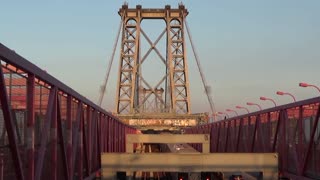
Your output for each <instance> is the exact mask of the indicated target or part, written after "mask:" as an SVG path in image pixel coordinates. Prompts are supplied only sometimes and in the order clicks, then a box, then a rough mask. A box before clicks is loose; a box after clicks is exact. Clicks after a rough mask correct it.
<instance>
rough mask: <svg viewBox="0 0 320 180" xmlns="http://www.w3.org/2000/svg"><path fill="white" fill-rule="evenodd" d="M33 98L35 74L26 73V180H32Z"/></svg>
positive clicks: (33, 154) (33, 153) (33, 155)
mask: <svg viewBox="0 0 320 180" xmlns="http://www.w3.org/2000/svg"><path fill="white" fill-rule="evenodd" d="M34 99H35V76H34V75H33V74H28V78H27V142H26V145H27V164H28V165H27V169H28V170H27V175H26V177H27V180H34V164H35V163H34V159H35V158H34V157H35V152H34V140H35V138H34V124H35V118H34V117H35V114H34Z"/></svg>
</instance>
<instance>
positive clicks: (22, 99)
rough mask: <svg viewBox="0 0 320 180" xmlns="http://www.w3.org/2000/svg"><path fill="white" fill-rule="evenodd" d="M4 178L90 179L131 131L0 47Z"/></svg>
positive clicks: (0, 132) (0, 131)
mask: <svg viewBox="0 0 320 180" xmlns="http://www.w3.org/2000/svg"><path fill="white" fill-rule="evenodd" d="M0 60H1V67H2V68H0V92H1V93H0V100H1V101H0V105H1V106H0V151H1V152H0V153H2V154H4V156H3V157H4V158H3V165H2V168H3V178H4V179H15V178H17V179H28V180H33V179H36V180H40V179H45V178H47V177H50V178H52V179H61V178H62V177H64V179H74V178H76V179H83V178H87V179H90V178H93V177H95V173H96V172H97V171H99V170H100V168H101V161H100V154H101V153H103V152H125V135H126V134H133V133H136V130H135V129H134V128H133V127H130V126H128V125H125V124H123V123H121V122H120V121H119V120H118V119H117V118H116V117H114V116H113V115H112V114H110V113H109V112H107V111H105V110H104V109H102V108H101V107H99V106H98V105H96V104H94V103H93V102H91V101H90V100H88V99H87V98H85V97H83V96H82V95H80V94H79V93H77V92H76V91H75V90H73V89H71V88H70V87H68V86H66V85H65V84H63V83H62V82H60V81H59V80H57V79H56V78H54V77H53V76H51V75H50V74H48V73H47V72H45V71H44V70H42V69H40V68H39V67H37V66H35V65H34V64H32V63H31V62H29V61H27V60H26V59H24V58H23V57H21V56H19V55H18V54H16V53H15V52H14V51H12V50H10V49H9V48H7V47H5V46H4V45H3V44H1V43H0Z"/></svg>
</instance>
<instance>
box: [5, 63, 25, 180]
mask: <svg viewBox="0 0 320 180" xmlns="http://www.w3.org/2000/svg"><path fill="white" fill-rule="evenodd" d="M0 92H1V93H0V101H1V106H2V113H3V117H4V123H5V127H6V130H7V135H8V139H9V147H10V151H11V153H12V160H13V163H14V167H15V168H14V170H15V173H16V176H17V179H22V180H23V179H24V174H23V169H22V162H21V157H20V153H19V149H18V143H17V141H16V139H15V132H14V131H15V130H14V125H13V121H12V113H11V107H10V102H9V100H8V96H7V88H6V84H5V80H4V76H3V71H2V65H1V66H0Z"/></svg>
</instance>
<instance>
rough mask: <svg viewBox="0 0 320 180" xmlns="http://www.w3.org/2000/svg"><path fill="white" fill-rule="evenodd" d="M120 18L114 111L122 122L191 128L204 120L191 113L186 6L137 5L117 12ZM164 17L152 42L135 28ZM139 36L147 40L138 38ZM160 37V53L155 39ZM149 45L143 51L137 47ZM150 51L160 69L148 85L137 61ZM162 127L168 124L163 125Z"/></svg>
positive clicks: (147, 126)
mask: <svg viewBox="0 0 320 180" xmlns="http://www.w3.org/2000/svg"><path fill="white" fill-rule="evenodd" d="M118 13H119V15H120V17H121V22H122V38H121V50H120V64H119V70H118V84H117V90H116V102H115V105H116V109H115V114H116V115H117V116H118V117H119V118H120V119H122V120H123V121H124V122H125V123H127V124H130V125H134V126H138V127H140V128H143V127H145V128H147V129H150V128H151V129H157V128H163V127H164V126H167V127H171V128H172V127H181V126H182V127H185V126H195V125H197V124H198V123H199V121H201V120H203V119H205V114H191V109H190V106H191V102H190V88H189V77H188V64H187V57H186V48H185V47H186V43H185V32H184V21H185V18H186V16H187V15H188V10H187V9H186V8H185V6H184V5H183V4H179V7H178V8H177V9H172V8H171V7H170V6H169V5H167V6H165V8H164V9H143V8H142V6H141V5H137V6H136V8H128V5H127V4H124V5H123V6H122V8H120V10H119V12H118ZM151 19H152V20H162V21H165V28H164V29H163V31H162V33H161V34H160V35H159V37H158V38H157V40H156V41H154V42H152V41H151V39H150V38H149V37H148V34H147V32H145V31H144V30H143V29H142V27H141V22H142V21H148V20H151ZM142 38H145V40H146V42H147V44H143V43H142V41H141V39H142ZM163 38H166V48H165V49H166V50H165V54H161V52H160V50H159V49H158V48H157V43H158V42H159V41H160V40H161V39H163ZM146 46H149V48H148V49H147V51H146V53H145V54H143V53H142V52H143V51H142V48H145V47H146ZM152 51H154V52H156V54H157V55H158V60H159V61H160V62H162V64H163V66H162V67H159V70H161V69H162V70H164V71H163V72H164V74H163V75H161V78H159V79H158V80H156V83H153V84H152V83H150V82H148V81H147V80H146V78H145V77H144V75H143V73H142V72H143V68H142V67H144V66H142V65H143V63H144V62H145V61H147V60H148V59H147V57H148V55H149V54H150V53H151V52H152ZM165 129H168V128H165Z"/></svg>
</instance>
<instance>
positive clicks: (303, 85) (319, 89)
mask: <svg viewBox="0 0 320 180" xmlns="http://www.w3.org/2000/svg"><path fill="white" fill-rule="evenodd" d="M299 86H300V87H314V88H316V89H317V90H318V91H319V92H320V88H319V87H318V86H316V85H313V84H308V83H303V82H302V83H299Z"/></svg>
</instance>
